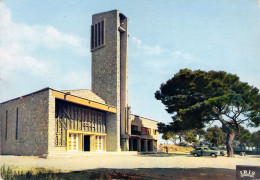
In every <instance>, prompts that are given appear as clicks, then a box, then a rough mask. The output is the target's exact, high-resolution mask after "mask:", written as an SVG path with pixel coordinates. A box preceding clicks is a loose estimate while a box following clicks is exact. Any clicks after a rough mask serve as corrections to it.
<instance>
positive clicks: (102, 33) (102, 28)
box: [101, 21, 104, 44]
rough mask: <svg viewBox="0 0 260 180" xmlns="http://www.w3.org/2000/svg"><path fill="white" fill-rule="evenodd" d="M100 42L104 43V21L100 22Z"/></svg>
mask: <svg viewBox="0 0 260 180" xmlns="http://www.w3.org/2000/svg"><path fill="white" fill-rule="evenodd" d="M101 44H104V21H102V22H101Z"/></svg>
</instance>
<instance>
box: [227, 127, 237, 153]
mask: <svg viewBox="0 0 260 180" xmlns="http://www.w3.org/2000/svg"><path fill="white" fill-rule="evenodd" d="M234 138H235V133H234V132H233V131H228V134H227V139H226V147H227V155H228V157H234V151H233V146H232V142H233V140H234Z"/></svg>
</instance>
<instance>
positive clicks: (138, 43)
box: [132, 37, 166, 55]
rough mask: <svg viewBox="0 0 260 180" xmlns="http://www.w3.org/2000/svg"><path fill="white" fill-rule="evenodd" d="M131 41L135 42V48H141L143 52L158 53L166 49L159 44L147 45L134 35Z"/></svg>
mask: <svg viewBox="0 0 260 180" xmlns="http://www.w3.org/2000/svg"><path fill="white" fill-rule="evenodd" d="M132 41H133V42H134V43H135V44H136V48H137V49H140V50H143V51H144V53H147V54H150V55H160V54H162V53H164V52H165V50H166V49H164V48H161V47H160V46H159V45H156V46H148V45H145V44H143V43H142V41H141V40H140V39H138V38H136V37H132Z"/></svg>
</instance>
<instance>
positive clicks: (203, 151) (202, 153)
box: [190, 147, 219, 157]
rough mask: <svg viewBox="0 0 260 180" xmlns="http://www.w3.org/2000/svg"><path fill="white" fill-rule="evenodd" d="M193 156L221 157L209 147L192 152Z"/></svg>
mask: <svg viewBox="0 0 260 180" xmlns="http://www.w3.org/2000/svg"><path fill="white" fill-rule="evenodd" d="M190 154H191V155H193V156H195V157H198V156H212V157H217V156H218V155H219V152H218V151H215V150H211V149H209V148H207V147H198V148H197V149H195V150H194V151H191V152H190Z"/></svg>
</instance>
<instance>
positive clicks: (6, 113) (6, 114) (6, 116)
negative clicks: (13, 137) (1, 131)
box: [5, 110, 8, 140]
mask: <svg viewBox="0 0 260 180" xmlns="http://www.w3.org/2000/svg"><path fill="white" fill-rule="evenodd" d="M7 119H8V110H6V111H5V140H7Z"/></svg>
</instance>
